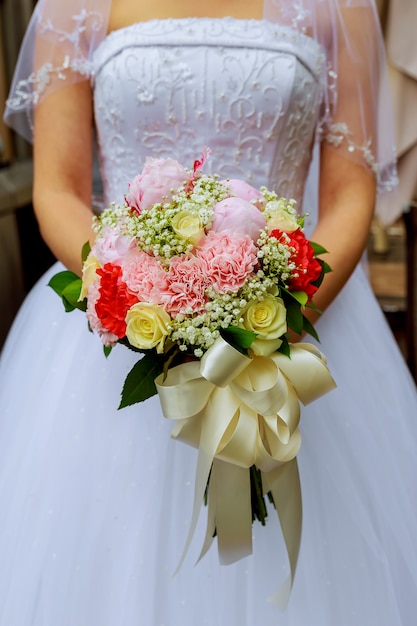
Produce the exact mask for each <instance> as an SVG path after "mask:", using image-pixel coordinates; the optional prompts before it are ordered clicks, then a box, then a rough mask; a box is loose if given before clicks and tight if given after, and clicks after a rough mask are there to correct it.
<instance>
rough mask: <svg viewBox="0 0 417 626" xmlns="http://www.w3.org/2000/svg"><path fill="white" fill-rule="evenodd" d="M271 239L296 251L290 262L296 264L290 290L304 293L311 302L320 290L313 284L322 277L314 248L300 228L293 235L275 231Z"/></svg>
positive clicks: (289, 286) (290, 280) (289, 285)
mask: <svg viewBox="0 0 417 626" xmlns="http://www.w3.org/2000/svg"><path fill="white" fill-rule="evenodd" d="M271 237H275V238H276V239H278V240H280V241H281V242H282V243H283V244H285V245H287V246H290V247H291V248H292V249H293V250H294V252H293V253H292V254H291V257H290V261H291V262H293V263H294V264H295V267H296V269H295V270H294V271H293V273H292V276H291V278H290V279H289V281H288V288H289V289H290V290H291V291H304V292H305V293H306V294H307V297H308V301H309V302H310V301H311V298H312V297H313V295H314V294H315V292H316V291H317V289H318V287H317V286H316V285H313V284H312V283H314V282H315V281H316V280H317V279H318V278H319V277H320V275H321V272H322V267H321V264H320V263H319V261H318V260H317V259H316V258H315V256H314V248H313V246H312V245H311V243H310V242H309V241H308V239H307V238H306V236H305V235H304V233H303V231H302V230H300V229H299V228H297V230H294V231H293V232H291V233H287V232H286V233H284V232H283V231H282V230H273V231H272V232H271Z"/></svg>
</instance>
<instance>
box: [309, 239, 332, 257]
mask: <svg viewBox="0 0 417 626" xmlns="http://www.w3.org/2000/svg"><path fill="white" fill-rule="evenodd" d="M310 244H311V247H312V248H313V250H314V255H315V256H318V255H319V254H327V253H328V250H326V248H323V246H321V245H320V244H319V243H316V242H315V241H310Z"/></svg>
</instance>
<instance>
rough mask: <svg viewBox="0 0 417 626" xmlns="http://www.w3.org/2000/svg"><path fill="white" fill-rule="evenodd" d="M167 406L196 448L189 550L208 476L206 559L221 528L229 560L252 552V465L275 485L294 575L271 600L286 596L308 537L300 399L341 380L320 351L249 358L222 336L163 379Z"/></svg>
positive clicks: (178, 433) (176, 433)
mask: <svg viewBox="0 0 417 626" xmlns="http://www.w3.org/2000/svg"><path fill="white" fill-rule="evenodd" d="M155 384H156V388H157V390H158V394H159V398H160V402H161V407H162V411H163V413H164V415H165V417H166V418H168V419H172V420H175V422H176V423H175V424H174V427H173V430H172V437H173V438H175V439H179V440H181V441H184V442H186V443H188V444H190V445H192V446H194V447H196V448H198V450H199V452H198V461H197V469H196V480H195V486H194V505H193V512H192V517H191V523H190V529H189V533H188V537H187V540H186V543H185V547H184V551H183V554H182V557H181V560H180V563H179V565H178V567H177V570H176V571H178V569H179V568H180V567H181V564H182V562H183V560H184V558H185V555H186V553H187V551H188V548H189V546H190V544H191V541H192V537H193V535H194V531H195V528H196V525H197V521H198V517H199V514H200V510H201V507H202V503H203V498H204V493H205V490H206V486H207V481H208V479H209V477H210V481H209V490H208V518H207V529H206V537H205V540H204V544H203V547H202V550H201V554H200V556H199V559H198V560H200V559H201V558H202V557H203V556H204V554H205V553H206V552H207V550H208V549H209V547H210V545H211V543H212V541H213V535H214V531H216V534H217V542H218V550H219V558H220V562H221V563H222V564H228V563H233V562H235V561H237V560H239V559H241V558H243V557H245V556H247V555H249V554H251V553H252V512H251V495H250V473H249V468H250V467H251V466H252V465H256V466H257V467H258V468H259V469H260V470H261V475H262V483H263V489H264V493H267V492H268V491H271V492H272V495H273V498H274V503H275V507H276V510H277V515H278V518H279V521H280V524H281V529H282V533H283V537H284V540H285V545H286V548H287V553H288V559H289V563H290V576H289V578H288V580H287V581H286V582H285V583H284V585H283V586H282V587H281V588H280V589H279V590H278V592H277V593H276V594H275V595H274V597H272V598H271V599H270V600H271V601H272V602H273V603H274V604H277V605H279V606H281V607H284V606H285V605H286V603H287V600H288V597H289V593H290V591H291V587H292V583H293V580H294V575H295V570H296V565H297V559H298V552H299V546H300V539H301V518H302V506H301V487H300V480H299V475H298V468H297V460H296V455H297V453H298V451H299V448H300V444H301V435H300V431H299V428H298V425H299V420H300V402H301V403H303V404H308V403H309V402H312V401H313V400H315V399H316V398H319V397H320V396H322V395H323V394H325V393H327V392H328V391H330V390H331V389H333V388H334V387H335V382H334V380H333V378H332V376H331V374H330V372H329V370H328V368H327V365H326V360H325V358H324V356H323V355H322V354H321V352H320V351H319V350H318V349H317V348H316V347H315V346H313V345H312V344H308V343H297V344H292V345H291V349H290V358H289V357H287V356H285V355H282V354H280V353H279V352H274V353H273V354H271V355H270V356H269V357H264V356H255V357H254V358H249V357H247V356H245V355H243V354H241V353H240V352H238V351H237V350H235V349H234V348H233V347H232V346H230V344H228V343H226V342H225V341H224V340H223V339H222V338H221V337H219V339H217V341H216V342H215V344H214V345H213V346H212V347H211V348H209V350H208V351H207V352H206V353H205V354H204V356H203V358H202V359H201V361H193V362H190V363H184V364H182V365H179V366H177V367H174V368H172V369H170V370H168V374H167V376H166V377H164V375H163V374H161V375H160V376H158V377H157V378H156V380H155Z"/></svg>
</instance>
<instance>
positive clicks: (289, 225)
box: [266, 209, 299, 233]
mask: <svg viewBox="0 0 417 626" xmlns="http://www.w3.org/2000/svg"><path fill="white" fill-rule="evenodd" d="M266 226H267V229H268V232H271V231H273V230H283V231H284V232H286V233H292V232H293V231H294V230H297V228H299V225H298V223H297V217H296V216H294V215H291V214H290V213H288V211H286V210H285V209H277V210H275V211H274V210H273V211H270V212H269V217H268V219H267V220H266Z"/></svg>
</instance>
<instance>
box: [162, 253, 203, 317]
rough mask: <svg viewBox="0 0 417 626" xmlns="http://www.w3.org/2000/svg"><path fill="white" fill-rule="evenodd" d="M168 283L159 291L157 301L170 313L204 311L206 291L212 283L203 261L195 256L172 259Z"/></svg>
mask: <svg viewBox="0 0 417 626" xmlns="http://www.w3.org/2000/svg"><path fill="white" fill-rule="evenodd" d="M167 279H168V283H167V285H166V287H165V288H164V289H161V288H160V286H158V287H157V288H155V292H156V291H159V293H158V298H157V301H158V303H159V304H160V305H161V306H162V307H163V308H164V309H165V310H166V311H168V313H173V314H174V315H175V314H176V313H181V312H182V313H186V312H189V311H187V310H188V309H192V311H193V313H195V312H199V311H203V310H204V309H205V305H206V302H207V297H206V289H207V287H208V286H209V285H210V283H211V279H210V277H209V276H208V275H207V273H206V270H205V264H204V262H203V260H202V259H199V258H197V257H195V256H193V255H189V256H183V257H174V258H172V259H171V263H170V267H169V271H168V273H167Z"/></svg>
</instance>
